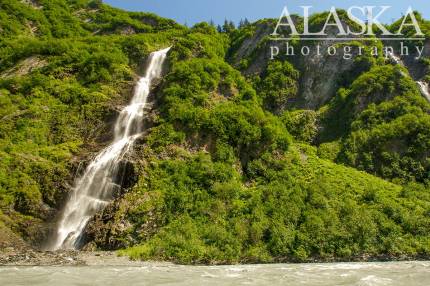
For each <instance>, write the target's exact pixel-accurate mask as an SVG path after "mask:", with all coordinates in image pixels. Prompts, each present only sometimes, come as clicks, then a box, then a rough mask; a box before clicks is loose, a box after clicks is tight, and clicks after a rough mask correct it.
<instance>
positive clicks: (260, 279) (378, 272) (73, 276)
mask: <svg viewBox="0 0 430 286" xmlns="http://www.w3.org/2000/svg"><path fill="white" fill-rule="evenodd" d="M0 285H25V286H27V285H104V286H108V285H118V286H121V285H127V286H132V285H133V286H135V285H184V286H193V285H265V286H266V285H288V286H290V285H291V286H294V285H319V286H320V285H321V286H325V285H327V286H328V285H375V286H376V285H402V286H404V285H407V286H418V285H423V286H428V285H430V262H398V263H397V262H395V263H334V264H274V265H243V266H177V265H169V264H165V265H164V264H159V265H158V264H148V265H147V266H139V267H136V266H133V267H130V266H107V267H103V266H83V267H0Z"/></svg>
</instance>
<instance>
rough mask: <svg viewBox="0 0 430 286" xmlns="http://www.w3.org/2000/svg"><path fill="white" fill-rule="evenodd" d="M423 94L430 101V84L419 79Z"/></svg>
mask: <svg viewBox="0 0 430 286" xmlns="http://www.w3.org/2000/svg"><path fill="white" fill-rule="evenodd" d="M418 85H419V86H420V90H421V93H422V95H424V97H425V98H427V100H428V101H429V102H430V92H429V85H428V84H427V83H426V82H423V81H418Z"/></svg>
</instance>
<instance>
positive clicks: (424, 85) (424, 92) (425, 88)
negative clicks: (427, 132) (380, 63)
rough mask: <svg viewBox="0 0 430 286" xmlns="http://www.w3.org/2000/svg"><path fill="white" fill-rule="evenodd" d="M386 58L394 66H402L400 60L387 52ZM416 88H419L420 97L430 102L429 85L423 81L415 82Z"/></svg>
mask: <svg viewBox="0 0 430 286" xmlns="http://www.w3.org/2000/svg"><path fill="white" fill-rule="evenodd" d="M388 57H389V58H390V59H391V60H392V61H393V62H394V63H396V64H398V65H403V66H404V64H403V61H402V59H401V58H399V57H398V56H396V55H395V54H394V53H391V52H388ZM416 83H417V84H418V87H419V88H420V92H421V94H422V96H424V98H425V99H427V100H428V102H430V91H429V85H428V84H427V83H426V82H424V81H417V82H416Z"/></svg>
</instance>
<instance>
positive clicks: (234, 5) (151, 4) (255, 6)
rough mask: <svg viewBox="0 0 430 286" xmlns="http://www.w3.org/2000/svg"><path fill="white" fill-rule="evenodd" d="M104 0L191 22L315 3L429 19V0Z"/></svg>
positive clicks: (270, 14)
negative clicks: (409, 11)
mask: <svg viewBox="0 0 430 286" xmlns="http://www.w3.org/2000/svg"><path fill="white" fill-rule="evenodd" d="M104 2H105V3H107V4H110V5H112V6H115V7H119V8H122V9H125V10H129V11H144V12H153V13H156V14H158V15H160V16H163V17H167V18H171V19H174V20H176V21H177V22H178V23H181V24H184V23H187V24H188V25H193V24H195V23H197V22H201V21H210V20H211V19H212V20H213V21H214V22H215V23H217V24H219V23H222V22H224V19H226V18H227V19H229V20H233V21H235V22H239V20H240V19H243V18H248V19H249V20H251V21H254V20H258V19H261V18H278V17H279V16H280V15H281V12H282V8H283V7H284V6H285V5H287V6H288V8H289V10H290V13H299V12H300V11H301V8H299V7H300V6H313V7H314V8H313V11H315V12H318V11H324V10H329V8H330V7H331V6H335V7H336V8H348V7H350V6H392V8H391V9H390V10H388V11H387V12H386V13H385V14H384V15H383V16H381V18H380V20H381V22H385V23H387V22H391V21H392V19H397V18H400V17H401V16H402V13H404V12H406V10H407V8H408V7H409V6H412V8H413V9H414V10H418V11H420V12H421V13H422V14H423V15H424V17H425V18H426V19H430V1H429V0H413V1H412V0H317V1H315V0H104ZM311 11H312V10H311ZM299 14H301V13H299Z"/></svg>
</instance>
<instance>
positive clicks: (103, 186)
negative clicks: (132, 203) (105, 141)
mask: <svg viewBox="0 0 430 286" xmlns="http://www.w3.org/2000/svg"><path fill="white" fill-rule="evenodd" d="M169 50H170V48H167V49H164V50H161V51H157V52H154V53H152V54H151V55H150V57H149V59H148V63H147V70H146V74H145V76H144V77H142V78H140V80H139V82H138V84H137V86H136V88H135V91H134V96H133V98H132V100H131V102H130V104H129V105H128V106H126V107H125V108H124V109H123V110H122V111H121V113H120V115H119V117H118V119H117V122H116V125H115V137H114V141H113V143H112V144H110V145H109V146H108V147H106V148H105V149H103V150H102V151H101V152H100V153H99V154H98V155H97V156H96V157H95V159H94V160H93V161H92V162H91V163H90V164H89V165H88V167H87V168H86V170H85V172H84V174H83V175H82V176H81V177H80V178H78V179H77V180H76V181H75V184H74V188H73V191H72V194H71V197H70V198H69V201H68V202H67V203H66V205H65V208H64V210H63V213H62V217H61V219H60V221H59V224H58V229H57V233H56V237H55V238H54V240H53V242H52V244H51V246H50V247H49V248H50V249H51V250H57V249H76V248H78V247H79V243H80V239H81V237H82V233H83V231H84V229H85V227H86V225H87V223H88V221H89V220H90V219H91V218H92V217H93V216H94V215H95V214H96V213H97V212H98V211H100V210H102V209H103V208H104V207H105V206H106V205H107V204H109V202H110V201H111V200H112V199H113V193H114V190H115V189H117V188H118V187H119V186H118V185H117V184H116V183H115V182H116V179H117V178H116V177H117V176H118V169H119V163H120V162H121V160H122V159H123V157H124V155H125V154H126V153H127V152H128V151H129V149H130V147H131V146H132V145H133V143H134V141H135V140H136V138H138V137H139V135H140V134H141V132H142V131H143V130H142V128H143V126H142V121H143V117H144V109H145V106H146V102H147V98H148V95H149V93H150V88H151V85H152V84H153V81H154V80H155V79H158V78H160V77H161V73H162V67H163V63H164V61H165V59H166V56H167V52H168V51H169Z"/></svg>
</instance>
